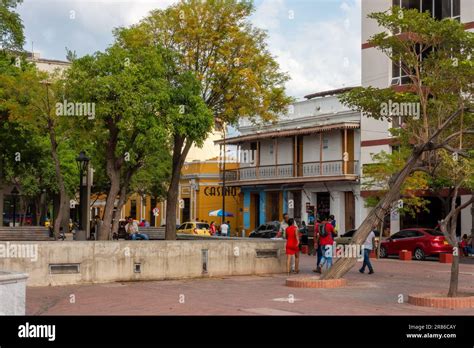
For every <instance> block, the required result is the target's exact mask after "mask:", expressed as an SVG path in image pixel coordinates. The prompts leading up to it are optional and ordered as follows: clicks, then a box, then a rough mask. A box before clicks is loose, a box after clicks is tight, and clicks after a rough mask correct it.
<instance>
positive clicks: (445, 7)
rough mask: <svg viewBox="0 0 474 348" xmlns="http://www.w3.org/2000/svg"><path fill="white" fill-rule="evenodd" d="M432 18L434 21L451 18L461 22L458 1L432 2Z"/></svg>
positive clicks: (443, 0) (440, 0)
mask: <svg viewBox="0 0 474 348" xmlns="http://www.w3.org/2000/svg"><path fill="white" fill-rule="evenodd" d="M433 7H434V17H435V18H436V19H439V20H441V19H444V18H452V19H455V20H457V21H460V20H461V9H460V0H434V2H433Z"/></svg>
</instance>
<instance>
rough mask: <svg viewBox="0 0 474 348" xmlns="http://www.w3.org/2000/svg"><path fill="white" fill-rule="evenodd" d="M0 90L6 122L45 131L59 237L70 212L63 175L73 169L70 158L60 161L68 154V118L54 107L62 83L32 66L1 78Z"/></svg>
mask: <svg viewBox="0 0 474 348" xmlns="http://www.w3.org/2000/svg"><path fill="white" fill-rule="evenodd" d="M0 89H1V90H3V91H6V92H5V95H4V101H3V107H4V108H5V111H6V112H7V114H8V122H18V123H20V124H22V125H23V127H25V128H28V129H30V130H31V131H32V132H33V133H34V134H41V133H44V130H46V135H47V137H48V140H49V153H50V156H51V160H52V163H53V167H54V172H55V179H56V181H57V190H58V194H59V207H58V209H57V216H55V221H54V232H55V235H58V234H59V229H60V226H61V223H62V220H63V218H64V217H65V216H66V214H67V211H68V210H69V200H68V184H67V182H66V181H65V180H66V175H65V173H68V174H69V175H68V176H67V178H71V176H72V173H73V172H74V171H75V170H76V169H75V164H74V160H73V157H71V156H69V157H64V160H63V161H62V160H61V158H60V154H61V152H63V153H64V154H67V152H68V142H67V138H63V137H62V134H63V132H62V130H63V129H64V128H67V127H66V126H65V123H67V119H66V118H65V117H63V116H62V115H60V114H58V113H57V110H56V104H57V103H58V102H60V101H62V97H61V96H62V94H63V81H62V80H61V76H60V74H59V72H57V73H54V74H49V73H46V72H41V71H39V70H38V69H36V68H35V67H34V66H33V67H31V68H30V69H25V70H21V69H20V70H19V72H18V74H16V75H13V76H9V75H0ZM66 158H69V161H67V160H66ZM71 180H72V179H71ZM71 180H70V181H71Z"/></svg>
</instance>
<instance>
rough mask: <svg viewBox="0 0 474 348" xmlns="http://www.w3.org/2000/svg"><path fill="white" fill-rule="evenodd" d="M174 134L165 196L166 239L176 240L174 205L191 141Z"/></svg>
mask: <svg viewBox="0 0 474 348" xmlns="http://www.w3.org/2000/svg"><path fill="white" fill-rule="evenodd" d="M184 141H185V139H183V138H181V137H178V136H175V138H174V146H173V168H172V171H171V181H170V186H169V188H168V193H167V196H166V232H165V239H166V240H176V206H177V204H178V196H179V179H180V177H181V169H182V167H183V164H184V161H185V160H186V156H187V155H188V152H189V149H190V148H191V145H192V142H191V141H187V142H186V145H184V148H183V144H184Z"/></svg>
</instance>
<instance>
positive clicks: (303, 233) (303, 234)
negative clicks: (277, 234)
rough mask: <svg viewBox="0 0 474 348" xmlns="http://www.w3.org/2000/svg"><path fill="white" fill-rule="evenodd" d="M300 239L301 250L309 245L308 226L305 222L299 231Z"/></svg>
mask: <svg viewBox="0 0 474 348" xmlns="http://www.w3.org/2000/svg"><path fill="white" fill-rule="evenodd" d="M299 237H300V250H301V247H302V246H303V245H308V226H306V222H305V221H304V220H303V221H301V228H300V229H299Z"/></svg>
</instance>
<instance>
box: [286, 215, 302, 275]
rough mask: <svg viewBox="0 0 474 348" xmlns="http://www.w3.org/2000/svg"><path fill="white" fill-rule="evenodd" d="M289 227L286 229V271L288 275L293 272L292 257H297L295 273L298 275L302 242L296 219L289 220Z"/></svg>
mask: <svg viewBox="0 0 474 348" xmlns="http://www.w3.org/2000/svg"><path fill="white" fill-rule="evenodd" d="M288 225H289V226H288V227H287V228H286V231H285V238H286V270H287V272H288V275H290V272H291V263H292V262H291V259H292V256H294V257H295V269H294V272H295V273H296V274H298V273H299V272H300V271H299V263H300V262H299V253H300V249H299V244H300V240H299V237H298V227H296V226H295V221H294V219H289V220H288Z"/></svg>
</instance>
